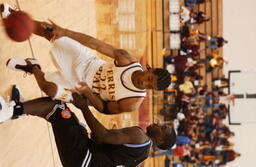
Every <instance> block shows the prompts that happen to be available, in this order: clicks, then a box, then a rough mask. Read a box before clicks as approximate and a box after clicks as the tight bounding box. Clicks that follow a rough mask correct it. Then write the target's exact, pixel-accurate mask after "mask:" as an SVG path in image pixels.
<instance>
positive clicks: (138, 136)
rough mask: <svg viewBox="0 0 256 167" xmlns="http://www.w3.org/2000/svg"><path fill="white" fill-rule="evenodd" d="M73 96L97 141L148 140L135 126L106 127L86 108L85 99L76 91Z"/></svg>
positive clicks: (114, 142) (134, 141)
mask: <svg viewBox="0 0 256 167" xmlns="http://www.w3.org/2000/svg"><path fill="white" fill-rule="evenodd" d="M73 98H74V102H73V104H74V105H75V106H76V107H78V108H80V109H81V111H82V113H83V116H84V119H85V120H86V122H87V124H88V126H89V127H90V129H91V131H92V133H93V135H94V137H95V139H96V140H97V141H99V142H103V143H108V144H141V143H144V142H146V141H147V140H148V137H147V136H146V135H145V134H144V133H143V132H142V130H141V129H139V128H137V127H129V128H124V129H115V130H108V129H106V128H105V127H104V126H103V125H102V124H101V123H100V122H99V121H98V120H97V119H96V118H95V117H94V115H93V114H92V113H91V111H90V110H89V109H88V107H87V104H86V99H84V98H83V97H82V96H81V95H79V94H77V93H75V94H73Z"/></svg>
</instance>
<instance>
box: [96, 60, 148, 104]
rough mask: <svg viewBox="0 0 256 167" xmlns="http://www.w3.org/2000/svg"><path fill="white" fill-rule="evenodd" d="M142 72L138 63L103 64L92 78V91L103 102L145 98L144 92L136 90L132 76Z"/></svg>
mask: <svg viewBox="0 0 256 167" xmlns="http://www.w3.org/2000/svg"><path fill="white" fill-rule="evenodd" d="M135 71H142V67H141V65H140V64H139V63H132V64H129V65H126V66H118V65H116V64H115V63H106V64H103V65H102V66H101V67H100V68H99V70H98V71H97V72H96V74H95V76H94V78H93V85H92V89H93V91H94V92H95V93H97V94H99V95H100V97H101V98H102V99H103V100H105V101H118V100H122V99H125V98H129V97H145V96H146V90H142V89H138V88H136V87H135V86H134V85H133V83H132V74H133V72H135Z"/></svg>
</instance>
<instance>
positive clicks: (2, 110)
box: [0, 96, 15, 123]
mask: <svg viewBox="0 0 256 167" xmlns="http://www.w3.org/2000/svg"><path fill="white" fill-rule="evenodd" d="M14 106H15V102H14V101H10V102H6V101H5V100H4V98H3V97H2V96H0V123H3V122H4V121H7V120H9V119H11V118H12V116H13V111H14Z"/></svg>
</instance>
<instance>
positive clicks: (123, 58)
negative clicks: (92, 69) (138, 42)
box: [114, 49, 138, 66]
mask: <svg viewBox="0 0 256 167" xmlns="http://www.w3.org/2000/svg"><path fill="white" fill-rule="evenodd" d="M114 54H115V57H116V59H115V61H116V63H117V64H118V65H121V66H123V65H127V64H130V63H133V62H138V60H137V59H136V58H135V57H133V56H131V55H130V53H128V52H127V51H126V50H124V49H115V50H114Z"/></svg>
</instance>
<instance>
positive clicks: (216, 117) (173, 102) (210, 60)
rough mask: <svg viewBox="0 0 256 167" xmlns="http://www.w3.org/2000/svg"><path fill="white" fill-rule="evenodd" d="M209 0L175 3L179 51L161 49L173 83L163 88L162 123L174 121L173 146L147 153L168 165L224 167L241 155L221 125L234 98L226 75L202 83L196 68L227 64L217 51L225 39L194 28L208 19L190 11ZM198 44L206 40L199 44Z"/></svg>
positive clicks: (216, 66)
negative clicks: (180, 4)
mask: <svg viewBox="0 0 256 167" xmlns="http://www.w3.org/2000/svg"><path fill="white" fill-rule="evenodd" d="M208 1H211V0H185V2H184V4H185V6H181V7H180V9H181V10H180V22H181V28H180V31H179V33H180V38H181V39H180V41H181V45H180V49H179V52H178V53H179V54H178V55H175V56H174V55H172V54H171V53H172V52H171V49H168V48H166V49H164V50H163V56H164V64H165V67H166V69H167V70H168V71H169V72H170V73H171V74H172V76H171V77H172V81H173V83H172V84H171V85H170V86H169V88H168V89H167V90H166V91H165V92H164V96H165V98H164V99H165V100H164V107H163V108H162V109H161V110H160V114H161V115H162V116H163V117H164V119H165V120H164V121H167V122H168V121H171V122H173V123H174V126H175V127H176V128H177V134H178V138H177V143H176V147H175V148H173V149H171V150H167V151H162V150H156V151H155V152H154V153H153V155H152V156H163V155H164V156H166V166H168V167H169V166H171V167H173V166H175V167H176V166H184V164H190V165H193V166H198V167H205V166H223V165H224V166H225V165H226V164H227V163H228V162H230V161H233V160H234V159H235V158H236V157H238V156H240V154H239V153H237V152H236V151H234V150H233V145H234V143H232V142H230V137H233V136H234V135H235V134H234V132H232V131H231V130H230V129H229V127H228V125H226V124H225V123H224V122H225V119H226V117H227V114H228V105H234V100H235V95H229V94H227V90H226V89H227V88H228V86H229V80H228V78H225V76H224V75H223V74H222V73H220V74H219V75H218V76H215V77H212V78H211V82H210V83H209V82H202V81H203V80H206V78H205V76H206V75H202V74H201V72H200V71H202V70H205V73H206V74H209V73H213V72H214V71H216V70H218V69H221V68H222V67H223V65H225V64H226V63H228V62H227V61H226V60H224V58H223V57H222V55H219V53H218V49H219V48H221V47H223V46H224V45H225V44H227V43H228V41H227V40H226V39H224V38H223V37H221V36H212V35H211V34H206V33H203V32H200V30H198V29H197V26H196V25H198V24H204V23H205V22H208V21H210V19H211V18H210V17H208V16H206V15H205V13H204V12H202V11H198V10H197V11H196V10H194V8H195V7H196V6H197V5H198V4H202V3H209V2H208ZM201 43H205V45H203V46H205V47H204V48H202V45H200V44H201ZM202 55H203V56H202ZM208 84H211V85H208ZM170 157H172V158H170ZM173 157H179V162H172V161H173Z"/></svg>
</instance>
